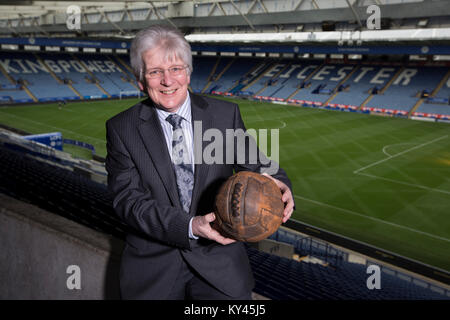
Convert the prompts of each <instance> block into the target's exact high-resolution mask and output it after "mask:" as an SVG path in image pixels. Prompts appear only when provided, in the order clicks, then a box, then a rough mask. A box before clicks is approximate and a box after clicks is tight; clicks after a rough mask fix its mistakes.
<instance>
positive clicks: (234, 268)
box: [106, 94, 291, 299]
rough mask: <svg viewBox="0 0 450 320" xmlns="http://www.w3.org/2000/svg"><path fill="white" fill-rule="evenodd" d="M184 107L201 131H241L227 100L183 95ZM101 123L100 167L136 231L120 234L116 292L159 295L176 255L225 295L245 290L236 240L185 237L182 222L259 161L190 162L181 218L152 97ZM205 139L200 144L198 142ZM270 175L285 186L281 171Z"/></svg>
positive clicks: (245, 266) (171, 276)
mask: <svg viewBox="0 0 450 320" xmlns="http://www.w3.org/2000/svg"><path fill="white" fill-rule="evenodd" d="M191 108H192V121H193V122H194V121H202V130H203V132H204V131H205V130H207V129H210V128H217V129H218V130H220V131H221V132H223V133H224V132H225V130H226V129H237V128H243V129H244V130H245V128H244V123H243V121H242V118H241V115H240V112H239V109H238V106H237V105H236V104H234V103H229V102H224V101H221V100H216V99H212V98H207V97H201V96H197V95H194V94H191ZM106 128H107V151H108V154H107V158H106V169H107V171H108V185H109V188H110V190H111V191H112V192H113V194H114V208H115V210H116V212H117V214H118V215H119V216H120V217H121V218H122V219H123V221H124V222H125V223H126V224H128V225H129V226H131V227H132V228H134V229H136V230H137V232H138V233H130V234H129V235H128V236H127V241H126V242H127V245H126V247H125V249H124V252H123V255H122V263H121V271H120V286H121V293H122V297H123V298H124V299H165V298H166V297H167V295H168V294H169V292H170V291H171V288H172V286H173V285H174V283H175V279H176V276H177V274H178V271H179V270H180V267H181V265H182V259H184V260H185V261H186V262H187V263H188V264H189V265H190V266H192V267H193V268H194V269H195V270H196V271H197V272H198V273H199V274H200V275H202V276H203V277H204V278H205V279H206V280H207V281H208V282H210V284H212V285H213V286H215V287H216V288H217V289H219V290H220V291H222V292H224V293H225V294H227V295H229V296H232V297H235V296H240V295H242V294H244V293H246V292H249V291H250V290H251V289H252V288H253V285H254V280H253V276H252V272H251V268H250V264H249V261H248V257H247V254H246V250H245V247H244V245H243V243H240V242H236V243H233V244H230V245H226V246H224V245H221V244H218V243H216V242H214V241H209V240H207V239H204V238H200V239H199V240H190V239H189V237H188V225H189V220H190V218H191V217H193V216H195V215H204V214H207V213H209V212H212V211H213V208H214V199H215V195H216V193H217V190H218V188H219V187H220V185H221V184H222V183H223V182H224V181H225V180H226V179H227V178H228V177H229V176H231V175H232V174H233V170H235V171H242V170H250V171H258V170H259V168H260V166H261V165H260V164H251V165H250V164H241V165H237V164H235V165H233V164H209V165H207V164H205V163H202V164H196V165H195V183H194V190H193V195H192V204H191V209H190V213H189V215H188V214H186V213H185V212H184V211H183V210H182V207H181V204H180V201H179V197H178V192H177V188H176V179H175V175H174V171H173V168H172V163H171V159H170V155H169V153H168V150H167V146H166V142H165V139H164V135H163V132H162V129H161V125H160V123H159V120H158V116H157V113H156V110H155V107H154V105H153V103H152V101H151V100H150V99H147V100H145V101H142V102H140V103H138V104H136V105H134V106H133V107H131V108H129V109H128V110H125V111H124V112H121V113H120V114H118V115H116V116H114V117H113V118H111V119H110V120H108V121H107V123H106ZM210 143H211V142H209V141H205V142H203V147H205V146H206V145H208V144H210ZM224 148H225V139H224ZM197 150H198V149H197ZM224 157H225V153H224ZM258 172H259V171H258ZM273 176H274V177H276V178H278V179H279V180H281V181H283V182H285V183H286V184H287V185H288V186H289V187H291V185H290V181H289V179H288V178H287V176H286V174H285V173H284V171H283V170H282V169H280V170H279V172H278V173H277V174H275V175H273ZM137 234H139V236H138V235H137Z"/></svg>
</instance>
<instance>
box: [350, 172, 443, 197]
mask: <svg viewBox="0 0 450 320" xmlns="http://www.w3.org/2000/svg"><path fill="white" fill-rule="evenodd" d="M358 174H360V175H362V176H366V177H371V178H375V179H381V180H385V181H389V182H394V183H399V184H404V185H405V186H410V187H417V188H420V189H425V190H428V191H435V192H440V193H444V194H449V195H450V191H446V190H441V189H433V188H430V187H426V186H422V185H420V184H414V183H409V182H403V181H399V180H394V179H389V178H385V177H380V176H375V175H372V174H367V173H358Z"/></svg>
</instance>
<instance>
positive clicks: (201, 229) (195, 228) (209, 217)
mask: <svg viewBox="0 0 450 320" xmlns="http://www.w3.org/2000/svg"><path fill="white" fill-rule="evenodd" d="M215 219H216V215H215V214H214V212H210V213H208V214H206V215H204V216H196V217H194V219H192V233H193V234H194V235H195V236H197V237H203V238H207V239H210V240H214V241H216V242H218V243H220V244H223V245H227V244H230V243H233V242H236V240H234V239H230V238H225V237H224V236H222V235H221V234H220V233H219V232H218V231H217V230H215V229H213V228H212V227H211V224H210V223H211V222H213V221H214V220H215Z"/></svg>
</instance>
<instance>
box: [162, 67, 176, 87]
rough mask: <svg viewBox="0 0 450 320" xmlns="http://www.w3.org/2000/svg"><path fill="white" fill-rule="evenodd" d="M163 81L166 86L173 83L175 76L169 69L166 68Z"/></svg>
mask: <svg viewBox="0 0 450 320" xmlns="http://www.w3.org/2000/svg"><path fill="white" fill-rule="evenodd" d="M161 83H162V84H164V85H166V86H170V85H171V84H172V83H173V78H172V75H171V74H170V72H169V70H164V72H163V75H162V77H161Z"/></svg>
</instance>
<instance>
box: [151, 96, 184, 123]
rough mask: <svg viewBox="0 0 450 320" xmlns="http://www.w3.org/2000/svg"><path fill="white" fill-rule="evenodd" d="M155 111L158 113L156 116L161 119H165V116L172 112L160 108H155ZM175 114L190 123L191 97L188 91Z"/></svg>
mask: <svg viewBox="0 0 450 320" xmlns="http://www.w3.org/2000/svg"><path fill="white" fill-rule="evenodd" d="M156 112H157V113H158V116H159V118H160V119H162V120H166V118H167V117H168V116H169V115H170V114H172V112H167V111H164V110H162V109H159V108H156ZM175 113H176V114H177V115H179V116H180V117H182V118H183V119H184V120H186V121H187V122H188V123H191V120H192V115H191V98H190V96H189V92H188V94H187V97H186V100H184V102H183V104H182V105H181V107H180V108H179V109H178V110H177V111H176V112H175Z"/></svg>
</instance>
